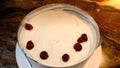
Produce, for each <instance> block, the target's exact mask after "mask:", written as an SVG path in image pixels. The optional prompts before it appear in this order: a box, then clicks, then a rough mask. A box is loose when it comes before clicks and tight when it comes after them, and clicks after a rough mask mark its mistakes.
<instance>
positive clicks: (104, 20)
mask: <svg viewBox="0 0 120 68" xmlns="http://www.w3.org/2000/svg"><path fill="white" fill-rule="evenodd" d="M50 3H67V4H71V5H74V6H76V7H79V8H81V9H83V10H84V11H86V12H88V13H89V14H90V15H91V16H92V17H93V18H94V19H95V21H96V22H97V24H98V26H99V28H100V33H101V37H102V44H101V46H102V54H103V62H101V65H100V68H103V67H104V68H120V42H119V41H120V36H119V35H120V21H119V20H120V10H118V9H115V8H113V7H110V6H99V5H97V4H95V3H93V2H84V1H83V0H75V1H73V0H30V1H28V0H7V1H6V0H1V2H0V68H18V66H17V63H16V59H15V46H16V42H17V37H16V36H17V30H18V27H19V24H20V21H21V20H22V19H23V18H24V16H25V15H26V14H27V13H29V12H30V11H32V10H33V9H35V8H37V7H40V6H43V5H46V4H50Z"/></svg>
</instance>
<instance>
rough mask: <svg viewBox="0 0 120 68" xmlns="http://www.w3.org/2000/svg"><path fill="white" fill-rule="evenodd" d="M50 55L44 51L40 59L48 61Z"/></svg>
mask: <svg viewBox="0 0 120 68" xmlns="http://www.w3.org/2000/svg"><path fill="white" fill-rule="evenodd" d="M48 57H49V56H48V53H47V52H46V51H42V52H41V53H40V58H41V59H43V60H46V59H47V58H48Z"/></svg>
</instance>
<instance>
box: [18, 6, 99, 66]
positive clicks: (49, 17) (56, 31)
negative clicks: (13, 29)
mask: <svg viewBox="0 0 120 68" xmlns="http://www.w3.org/2000/svg"><path fill="white" fill-rule="evenodd" d="M99 41H100V33H99V28H98V26H97V24H96V22H95V21H94V19H93V18H92V17H91V16H90V15H89V14H87V13H86V12H84V11H83V10H81V9H79V8H77V7H74V6H71V5H67V4H49V5H46V6H43V7H40V8H37V9H35V10H33V11H32V12H30V13H29V14H28V15H26V17H25V18H24V19H23V20H22V21H21V24H20V28H19V30H18V42H19V46H20V48H21V49H22V50H23V51H24V52H25V53H26V55H27V56H28V57H29V58H31V59H32V60H34V61H36V62H38V63H40V64H42V65H45V66H49V67H69V66H73V65H76V64H78V63H81V62H83V61H85V60H87V59H88V58H89V57H90V56H91V55H92V54H93V52H94V51H95V49H96V48H97V47H98V45H99Z"/></svg>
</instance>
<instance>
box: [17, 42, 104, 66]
mask: <svg viewBox="0 0 120 68" xmlns="http://www.w3.org/2000/svg"><path fill="white" fill-rule="evenodd" d="M101 59H102V50H101V46H99V47H98V48H97V49H96V51H95V52H94V54H93V55H92V56H91V57H90V58H89V59H88V60H87V61H85V62H84V63H80V64H78V65H75V66H72V67H68V68H99V65H100V63H101ZM16 60H17V64H18V67H19V68H49V67H46V66H43V65H41V64H38V63H36V62H35V61H33V60H31V59H30V58H28V57H27V56H26V55H25V53H24V52H23V51H22V50H21V48H20V47H19V45H18V43H17V44H16Z"/></svg>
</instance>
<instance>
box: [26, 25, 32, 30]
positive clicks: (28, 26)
mask: <svg viewBox="0 0 120 68" xmlns="http://www.w3.org/2000/svg"><path fill="white" fill-rule="evenodd" d="M25 29H26V30H32V29H33V26H32V25H31V24H25Z"/></svg>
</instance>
